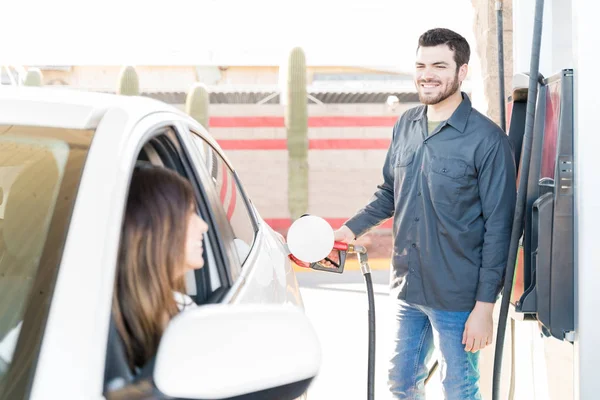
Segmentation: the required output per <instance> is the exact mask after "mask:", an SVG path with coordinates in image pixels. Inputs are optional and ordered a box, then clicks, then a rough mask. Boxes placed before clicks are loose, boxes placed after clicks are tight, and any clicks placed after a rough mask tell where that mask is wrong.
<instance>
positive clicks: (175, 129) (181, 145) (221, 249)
mask: <svg viewBox="0 0 600 400" xmlns="http://www.w3.org/2000/svg"><path fill="white" fill-rule="evenodd" d="M184 135H185V129H183V128H182V125H181V124H179V123H178V121H177V120H176V119H175V118H171V119H169V120H167V119H165V120H164V121H162V122H161V123H159V124H156V125H153V126H152V127H150V128H148V130H147V132H146V133H145V134H144V135H143V141H141V142H140V143H138V146H137V147H138V149H137V151H136V153H135V157H136V160H137V159H138V158H139V155H140V152H141V151H142V150H143V149H144V147H145V146H147V145H148V144H150V145H152V147H153V149H154V150H155V151H156V147H155V146H154V145H153V142H156V141H158V142H161V143H162V144H163V146H164V148H163V149H164V150H166V152H167V154H158V156H159V157H160V159H161V161H162V162H163V163H164V162H165V159H164V157H168V158H169V160H168V161H171V162H173V161H174V162H175V164H179V165H177V167H178V168H176V169H175V172H177V173H178V174H180V175H182V176H184V177H185V178H187V179H188V180H189V181H190V183H191V184H192V187H193V189H194V197H195V199H196V204H197V205H198V207H199V208H200V213H201V216H202V217H203V219H204V218H205V222H206V223H207V224H208V225H209V231H208V232H207V235H208V240H210V246H211V247H212V250H213V255H214V258H215V262H216V264H217V265H216V267H217V270H218V271H219V279H220V283H221V286H220V287H219V288H217V289H215V290H214V291H212V293H211V294H210V296H209V299H208V301H207V302H206V303H204V304H208V303H218V302H221V301H222V300H223V299H224V298H225V297H226V296H227V294H228V292H229V291H230V290H231V288H232V287H233V285H234V284H235V282H236V280H235V279H234V278H235V277H234V276H232V274H231V268H230V267H229V266H230V263H231V262H232V261H231V259H232V258H233V260H234V262H233V263H234V264H235V261H236V260H237V257H232V254H231V251H232V249H230V248H228V247H230V246H225V245H224V244H225V243H229V242H231V243H232V242H233V239H232V238H233V232H232V231H230V232H228V231H227V230H225V231H223V230H222V229H220V227H219V222H218V221H219V220H222V219H223V218H226V216H225V215H223V213H222V212H220V210H221V208H220V207H214V206H211V204H213V203H214V201H215V199H218V194H217V193H216V190H215V189H214V185H213V184H212V182H211V181H210V178H209V174H208V171H206V170H205V169H204V168H203V166H201V167H200V168H201V169H200V170H196V167H197V166H196V165H195V163H193V161H192V159H191V154H190V152H189V148H188V147H187V146H189V144H188V145H187V146H186V143H185V139H183V138H182V136H184ZM192 146H194V145H193V144H192ZM133 165H135V162H134V163H133ZM133 168H134V167H132V169H131V170H130V171H129V180H131V175H132V174H133ZM164 168H167V169H170V170H173V168H171V167H169V166H166V165H165V166H164ZM129 186H130V184H129ZM129 186H128V189H127V192H126V193H128V192H129ZM211 199H212V200H211ZM211 201H212V203H211ZM215 227H218V228H217V229H215ZM230 238H231V240H229V239H230ZM121 239H122V238H121V236H119V241H120V240H121ZM117 267H118V266H117ZM115 272H116V270H115ZM114 279H116V276H115V278H114ZM113 291H114V289H113ZM111 318H112V316H111ZM108 340H109V338H108V337H107V342H106V343H105V351H106V353H107V354H108V348H109V343H108ZM107 363H108V359H105V360H104V366H103V367H104V368H103V370H102V371H103V373H104V374H106V365H107ZM105 383H106V382H105ZM138 383H139V382H136V381H135V380H134V381H133V382H127V383H126V384H125V385H124V386H123V387H122V388H120V389H117V390H116V391H114V392H108V393H103V396H109V397H110V396H111V395H117V394H118V392H121V391H123V390H125V391H127V390H130V389H131V388H132V387H134V386H135V385H137V384H138Z"/></svg>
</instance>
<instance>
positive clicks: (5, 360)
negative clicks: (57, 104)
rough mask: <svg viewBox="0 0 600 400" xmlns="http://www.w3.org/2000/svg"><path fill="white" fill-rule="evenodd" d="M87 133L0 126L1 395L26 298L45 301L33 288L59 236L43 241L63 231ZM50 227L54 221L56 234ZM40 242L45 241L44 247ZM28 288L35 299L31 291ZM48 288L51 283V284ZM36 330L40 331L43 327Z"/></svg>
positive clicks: (49, 275) (45, 276)
mask: <svg viewBox="0 0 600 400" xmlns="http://www.w3.org/2000/svg"><path fill="white" fill-rule="evenodd" d="M92 134H93V132H91V131H88V130H85V131H83V130H69V129H58V128H41V127H15V126H0V397H2V395H6V394H7V393H8V392H5V390H6V391H8V390H9V388H8V386H9V385H8V383H7V382H8V380H7V379H6V378H7V374H8V372H9V370H10V368H9V367H10V365H11V362H13V361H14V360H15V359H16V357H17V355H16V354H15V347H16V345H17V342H18V340H19V337H20V331H21V329H20V327H21V324H22V323H25V322H26V321H24V317H25V311H26V310H28V309H29V308H30V304H29V303H30V301H29V300H30V299H31V300H32V301H31V303H32V304H35V303H36V302H40V303H43V302H44V301H46V302H49V297H50V296H51V293H46V292H51V290H48V291H40V290H38V281H40V280H43V281H46V282H45V283H44V285H48V282H47V281H53V280H54V277H55V276H56V269H57V268H58V265H56V264H58V262H60V254H62V248H63V243H62V242H63V241H64V240H63V239H61V240H60V243H59V244H58V245H57V243H58V242H57V241H56V240H51V241H49V240H48V239H49V238H50V237H53V236H52V235H54V234H55V233H58V234H59V235H60V236H58V237H61V238H64V236H65V233H66V232H64V229H65V228H62V227H66V225H67V223H66V222H65V220H66V221H68V220H69V218H70V214H71V210H72V205H73V198H74V197H75V193H76V189H77V187H78V184H79V179H80V176H81V171H82V165H83V161H84V159H85V154H86V153H87V149H88V147H89V142H90V140H91V136H92ZM53 226H60V227H61V229H62V230H63V232H60V230H56V229H54V228H53ZM47 242H50V243H51V246H48V248H46V245H47V244H48V243H47ZM57 255H58V257H57ZM44 260H47V262H46V263H45V262H44ZM49 260H56V261H54V262H52V263H53V264H54V265H53V266H48V265H46V264H49V263H50V261H49ZM57 261H58V262H57ZM34 287H35V289H36V290H35V292H36V293H35V298H34V296H33V295H32V294H31V293H32V289H33V288H34ZM47 287H49V288H50V289H51V288H52V287H53V283H52V284H50V286H47ZM44 296H48V297H46V298H44ZM34 307H35V305H34ZM38 307H40V308H41V307H43V306H41V305H40V306H38ZM34 314H35V316H36V319H38V318H39V319H41V320H44V319H45V314H43V313H42V314H40V313H39V312H36V313H34ZM40 324H41V323H40ZM31 326H35V322H34V323H33V325H31ZM40 326H42V325H40ZM37 331H38V332H42V331H43V326H42V329H38V330H37ZM27 336H32V334H28V335H27ZM37 336H40V335H39V334H38V335H37ZM33 340H34V342H35V341H39V337H38V338H33ZM34 342H31V341H30V340H28V343H27V344H28V346H26V347H30V346H29V345H30V344H33V347H34V348H37V347H38V345H37V344H35V343H34ZM23 347H25V346H23ZM24 351H25V350H24ZM28 351H29V350H28ZM27 358H30V359H31V358H36V357H27ZM13 364H15V362H13ZM30 365H31V362H30ZM21 372H25V373H27V372H28V371H21ZM5 386H6V387H5Z"/></svg>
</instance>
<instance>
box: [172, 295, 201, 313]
mask: <svg viewBox="0 0 600 400" xmlns="http://www.w3.org/2000/svg"><path fill="white" fill-rule="evenodd" d="M173 297H174V298H175V302H176V303H177V307H179V311H183V310H185V309H188V308H194V307H198V305H197V304H196V303H195V302H194V300H192V298H191V297H190V296H188V295H187V294H185V293H181V292H173Z"/></svg>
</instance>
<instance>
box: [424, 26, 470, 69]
mask: <svg viewBox="0 0 600 400" xmlns="http://www.w3.org/2000/svg"><path fill="white" fill-rule="evenodd" d="M441 44H445V45H446V46H448V47H449V48H450V50H452V51H453V52H454V61H455V62H456V67H457V68H459V67H460V66H462V65H463V64H468V63H469V58H470V57H471V48H470V47H469V43H468V42H467V40H466V39H465V38H464V37H462V36H461V35H459V34H458V33H456V32H454V31H451V30H450V29H445V28H435V29H430V30H428V31H427V32H425V33H424V34H422V35H421V37H420V38H419V46H418V47H417V50H418V49H419V47H434V46H439V45H441Z"/></svg>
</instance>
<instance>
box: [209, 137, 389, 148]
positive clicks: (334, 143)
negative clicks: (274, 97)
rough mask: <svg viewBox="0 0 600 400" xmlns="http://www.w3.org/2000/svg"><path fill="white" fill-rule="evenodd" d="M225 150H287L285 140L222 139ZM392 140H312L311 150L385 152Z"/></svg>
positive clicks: (220, 141)
mask: <svg viewBox="0 0 600 400" xmlns="http://www.w3.org/2000/svg"><path fill="white" fill-rule="evenodd" d="M217 142H218V143H219V145H220V146H221V148H222V149H223V150H287V142H286V140H285V139H222V140H217ZM389 145H390V139H310V140H309V141H308V148H309V149H310V150H385V149H387V148H388V146H389Z"/></svg>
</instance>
